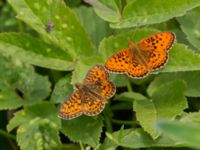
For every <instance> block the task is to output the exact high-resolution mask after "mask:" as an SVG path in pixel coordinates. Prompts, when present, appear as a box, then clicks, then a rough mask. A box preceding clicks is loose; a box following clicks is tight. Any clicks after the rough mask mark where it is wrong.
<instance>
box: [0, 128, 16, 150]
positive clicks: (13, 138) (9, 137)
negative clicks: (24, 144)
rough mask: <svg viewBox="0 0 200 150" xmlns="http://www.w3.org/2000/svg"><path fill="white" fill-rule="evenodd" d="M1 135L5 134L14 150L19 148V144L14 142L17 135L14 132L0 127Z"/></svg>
mask: <svg viewBox="0 0 200 150" xmlns="http://www.w3.org/2000/svg"><path fill="white" fill-rule="evenodd" d="M0 135H3V136H5V138H6V139H7V140H8V142H9V143H10V145H11V147H12V149H13V150H18V148H17V146H16V145H15V144H14V143H13V141H12V140H14V141H15V140H16V138H15V136H14V135H12V134H9V133H7V132H6V131H4V130H2V129H0Z"/></svg>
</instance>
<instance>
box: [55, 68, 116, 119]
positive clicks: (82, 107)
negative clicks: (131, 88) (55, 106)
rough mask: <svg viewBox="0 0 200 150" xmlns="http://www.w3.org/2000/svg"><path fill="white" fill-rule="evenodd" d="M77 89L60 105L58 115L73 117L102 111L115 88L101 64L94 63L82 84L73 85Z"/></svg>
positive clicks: (93, 114) (63, 117) (66, 117)
mask: <svg viewBox="0 0 200 150" xmlns="http://www.w3.org/2000/svg"><path fill="white" fill-rule="evenodd" d="M75 86H76V88H77V90H76V91H75V92H74V93H73V94H72V95H71V96H70V97H69V98H68V99H67V101H66V102H65V103H64V104H63V105H62V106H61V108H60V112H59V117H61V118H62V119H67V120H69V119H73V118H75V117H78V116H80V115H82V114H84V115H87V116H95V115H98V114H99V113H100V112H102V111H103V109H104V107H105V104H106V103H107V102H108V99H109V98H111V97H112V96H113V95H114V94H115V92H116V88H115V86H114V84H113V83H112V82H110V81H109V75H108V73H107V71H106V70H105V68H104V67H103V66H101V65H95V66H94V67H93V68H92V69H90V70H89V72H88V73H87V75H86V77H85V79H84V82H83V84H76V85H75Z"/></svg>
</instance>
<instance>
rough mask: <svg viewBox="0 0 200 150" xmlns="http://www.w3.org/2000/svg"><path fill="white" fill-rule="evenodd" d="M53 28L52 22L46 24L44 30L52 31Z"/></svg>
mask: <svg viewBox="0 0 200 150" xmlns="http://www.w3.org/2000/svg"><path fill="white" fill-rule="evenodd" d="M53 28H54V24H53V22H48V23H47V24H46V29H47V31H52V30H53Z"/></svg>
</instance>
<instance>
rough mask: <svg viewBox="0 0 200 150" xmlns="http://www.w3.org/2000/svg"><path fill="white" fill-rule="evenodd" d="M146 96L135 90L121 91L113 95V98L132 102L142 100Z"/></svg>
mask: <svg viewBox="0 0 200 150" xmlns="http://www.w3.org/2000/svg"><path fill="white" fill-rule="evenodd" d="M144 99H146V97H145V96H144V95H142V94H140V93H137V92H123V93H121V94H118V95H116V96H115V100H120V101H130V102H133V101H134V100H144Z"/></svg>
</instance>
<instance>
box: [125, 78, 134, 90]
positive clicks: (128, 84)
mask: <svg viewBox="0 0 200 150" xmlns="http://www.w3.org/2000/svg"><path fill="white" fill-rule="evenodd" d="M126 79H127V88H128V91H129V92H132V91H133V89H132V87H131V82H130V80H129V78H128V77H126Z"/></svg>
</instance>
